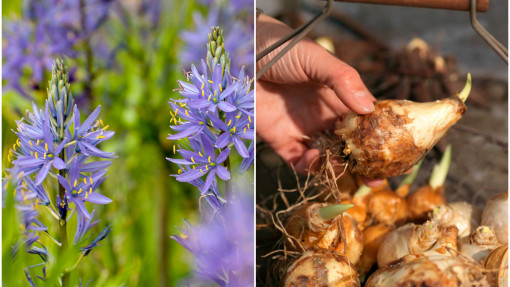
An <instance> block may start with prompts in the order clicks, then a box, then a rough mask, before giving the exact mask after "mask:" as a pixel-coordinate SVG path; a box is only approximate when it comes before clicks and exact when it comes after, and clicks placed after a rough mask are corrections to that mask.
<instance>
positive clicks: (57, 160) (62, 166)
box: [52, 157, 66, 170]
mask: <svg viewBox="0 0 510 287" xmlns="http://www.w3.org/2000/svg"><path fill="white" fill-rule="evenodd" d="M52 162H53V166H54V167H55V168H56V169H58V170H61V169H65V168H66V163H65V162H64V161H63V160H62V159H61V158H59V157H56V158H54V159H53V160H52Z"/></svg>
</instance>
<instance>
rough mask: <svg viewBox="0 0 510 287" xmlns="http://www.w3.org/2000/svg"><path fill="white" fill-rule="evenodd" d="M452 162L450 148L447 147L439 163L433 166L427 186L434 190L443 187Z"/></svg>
mask: <svg viewBox="0 0 510 287" xmlns="http://www.w3.org/2000/svg"><path fill="white" fill-rule="evenodd" d="M451 161H452V146H451V145H448V146H447V147H446V149H445V151H444V153H443V157H441V161H439V163H438V164H436V165H435V166H434V169H433V170H432V174H431V175H430V179H429V186H430V187H432V188H433V189H436V188H438V187H440V186H443V185H444V182H445V180H446V176H447V175H448V169H449V168H450V163H451Z"/></svg>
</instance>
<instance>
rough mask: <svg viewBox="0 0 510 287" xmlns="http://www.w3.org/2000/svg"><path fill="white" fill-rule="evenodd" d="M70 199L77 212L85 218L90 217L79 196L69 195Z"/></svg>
mask: <svg viewBox="0 0 510 287" xmlns="http://www.w3.org/2000/svg"><path fill="white" fill-rule="evenodd" d="M70 199H71V201H72V202H74V204H75V205H76V209H77V210H78V212H80V213H81V214H82V215H83V216H85V217H86V218H87V219H90V214H89V211H88V210H87V208H86V207H85V204H83V202H82V201H81V199H79V198H75V197H73V196H71V197H70Z"/></svg>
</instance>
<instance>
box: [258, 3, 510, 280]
mask: <svg viewBox="0 0 510 287" xmlns="http://www.w3.org/2000/svg"><path fill="white" fill-rule="evenodd" d="M325 3H326V1H315V0H302V1H285V0H282V1H269V0H259V1H257V8H260V9H262V10H263V11H264V14H266V15H269V16H272V17H275V18H277V19H279V20H281V21H283V22H284V23H286V24H287V25H289V26H290V27H292V28H297V27H299V26H301V25H303V24H304V23H306V22H308V21H309V20H310V19H312V17H314V16H315V15H317V14H318V13H319V12H320V11H321V9H322V8H323V7H324V5H325ZM477 18H478V20H479V22H480V24H481V25H482V26H483V27H484V28H485V29H487V30H488V31H489V32H490V33H491V34H492V35H493V36H494V37H495V38H496V39H498V40H499V41H500V42H501V43H502V44H503V45H504V46H505V47H506V46H508V1H503V0H494V1H490V4H489V9H488V11H487V12H486V13H480V12H479V13H477ZM308 36H309V37H310V38H312V39H314V40H316V41H317V42H318V43H320V44H321V45H323V47H325V48H327V49H328V50H329V51H330V52H331V53H333V54H334V55H335V56H337V57H338V58H339V59H341V60H343V61H344V62H346V63H348V64H349V65H351V66H352V67H354V68H355V69H356V70H358V72H359V73H360V75H361V78H362V79H363V81H364V82H365V84H366V85H367V87H368V89H369V90H370V91H371V92H372V94H373V95H374V96H375V97H376V98H378V99H409V100H413V101H419V102H424V101H432V100H435V99H440V98H444V97H447V96H450V95H452V94H453V93H455V92H456V91H460V89H461V88H462V87H463V86H464V84H465V79H466V74H467V73H471V75H472V78H473V89H472V92H471V94H470V98H469V99H468V101H467V106H468V111H467V112H466V114H465V115H464V117H463V118H462V119H461V120H460V121H459V122H458V124H456V125H455V126H454V127H453V128H452V129H451V130H450V131H449V132H448V134H447V135H446V137H445V138H443V139H442V140H441V141H440V142H439V143H438V144H437V145H436V147H435V148H434V149H433V150H432V151H431V152H430V153H429V154H428V155H427V157H426V158H425V159H424V162H423V164H422V166H421V169H420V171H419V173H418V177H417V179H416V180H415V182H414V183H413V185H412V188H411V192H412V191H413V190H415V189H416V188H418V187H420V186H422V185H423V184H425V183H426V182H427V180H428V178H429V176H430V172H431V170H432V167H433V165H434V164H436V163H437V162H438V161H439V159H440V157H441V155H442V151H443V150H444V148H445V147H446V145H447V144H451V145H452V163H451V166H450V170H449V174H448V177H447V179H446V184H445V186H446V192H445V197H446V199H447V201H448V202H452V201H467V202H469V203H471V204H474V205H476V206H479V207H482V208H483V206H484V205H485V202H486V201H487V200H488V199H489V198H491V197H493V196H495V195H497V194H499V193H502V192H506V191H507V190H508V66H507V64H505V62H504V61H503V60H502V59H501V58H500V57H499V56H498V55H497V54H496V53H495V52H494V51H493V50H492V49H491V48H490V47H489V45H487V43H485V41H484V40H483V39H482V38H481V37H480V36H479V35H478V34H477V33H476V32H475V31H474V30H473V28H472V27H471V24H470V18H469V12H468V11H451V10H439V9H428V8H414V7H398V6H387V5H374V4H360V3H342V2H336V1H335V2H334V3H333V12H332V13H331V15H330V16H329V17H328V18H327V19H326V20H325V21H323V22H322V23H320V24H319V25H318V26H317V27H315V29H313V31H312V32H311V33H310V34H309V35H308ZM307 136H312V135H307ZM401 180H402V177H396V178H393V179H390V185H391V186H392V188H396V187H397V186H398V184H399V183H400V181H401ZM256 181H257V182H256V184H257V196H256V200H257V204H258V205H259V207H258V209H257V211H258V212H257V286H278V282H277V281H275V278H278V276H274V275H275V273H271V270H272V268H273V267H272V264H274V262H275V261H277V260H275V258H276V257H277V254H271V255H270V256H266V254H268V253H269V252H271V251H274V250H275V246H279V245H278V242H280V241H279V240H281V238H282V234H281V232H279V231H278V230H276V228H275V227H274V225H273V224H272V222H271V219H270V217H269V216H267V213H266V211H268V210H269V211H271V212H273V213H275V212H277V211H279V210H285V208H286V206H285V202H284V201H283V200H282V199H281V198H278V196H279V193H278V190H284V191H286V192H285V194H286V196H287V199H288V201H289V202H290V204H292V203H293V202H294V201H293V200H296V199H297V198H298V196H299V194H297V192H294V193H295V194H292V192H290V191H291V190H294V189H296V187H298V186H299V185H298V184H297V182H298V181H299V183H300V186H301V188H302V187H303V186H304V183H305V181H306V178H305V177H299V178H298V180H297V179H296V175H295V174H294V172H293V171H292V170H291V169H290V168H289V167H288V166H287V165H286V164H285V163H284V162H283V161H282V160H281V158H280V157H278V156H277V155H276V154H275V153H274V152H273V151H272V149H271V148H270V147H269V146H268V145H266V144H265V143H264V142H262V141H258V143H257V169H256ZM308 192H309V193H307V194H309V195H312V194H314V193H313V192H314V191H313V187H311V188H309V189H308ZM276 280H277V279H276Z"/></svg>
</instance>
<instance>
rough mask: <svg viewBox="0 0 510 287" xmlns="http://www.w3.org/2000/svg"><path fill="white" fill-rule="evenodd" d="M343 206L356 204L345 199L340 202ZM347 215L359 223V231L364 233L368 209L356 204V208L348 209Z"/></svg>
mask: <svg viewBox="0 0 510 287" xmlns="http://www.w3.org/2000/svg"><path fill="white" fill-rule="evenodd" d="M340 203H341V204H354V203H353V201H352V200H349V199H344V200H342V201H341V202H340ZM345 213H347V214H350V215H351V216H352V217H353V218H354V219H355V220H356V221H357V222H358V229H359V230H360V231H363V230H364V229H365V221H366V220H367V209H366V207H364V206H363V205H358V204H354V206H353V207H352V208H350V209H348V210H347V211H346V212H345Z"/></svg>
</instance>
